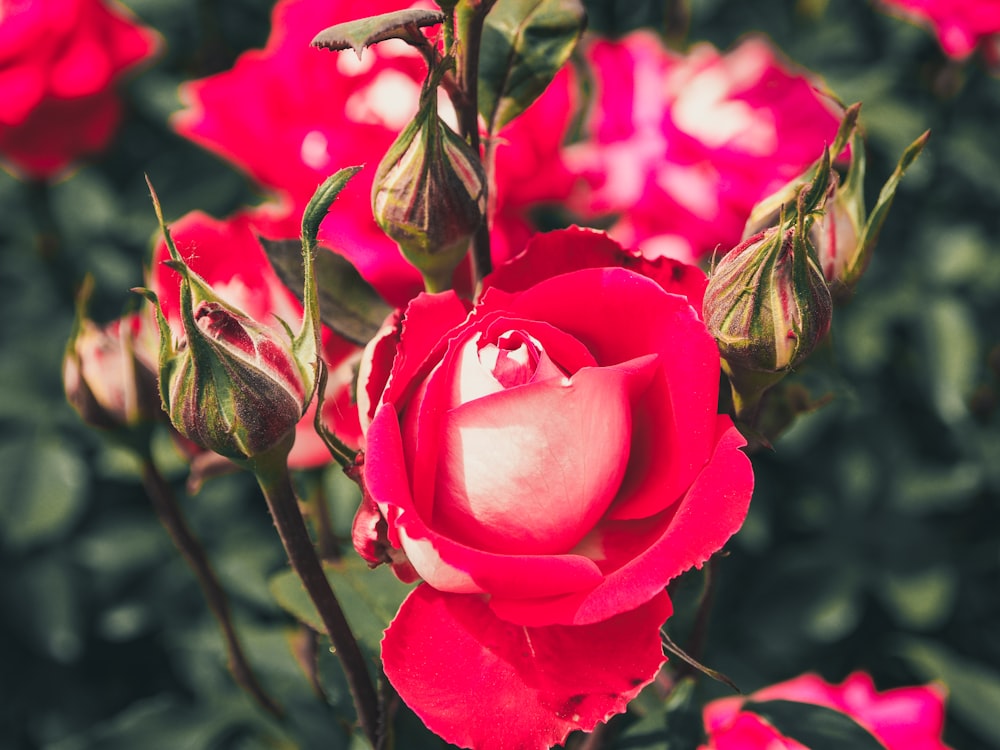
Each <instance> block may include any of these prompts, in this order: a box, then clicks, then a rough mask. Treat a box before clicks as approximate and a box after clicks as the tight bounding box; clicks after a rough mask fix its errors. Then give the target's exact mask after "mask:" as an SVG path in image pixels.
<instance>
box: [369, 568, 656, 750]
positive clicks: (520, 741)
mask: <svg viewBox="0 0 1000 750" xmlns="http://www.w3.org/2000/svg"><path fill="white" fill-rule="evenodd" d="M670 611H671V608H670V602H669V600H668V599H667V597H666V595H665V594H664V595H661V596H659V597H657V598H656V599H655V600H654V601H651V602H649V604H648V605H646V606H644V607H641V608H640V609H637V610H635V611H632V612H627V613H625V614H622V615H619V616H618V617H615V618H614V619H611V620H608V621H605V622H601V623H597V624H594V625H587V626H576V627H560V626H555V627H546V628H525V627H522V626H518V625H512V624H511V623H508V622H504V621H503V620H500V619H498V618H497V617H496V616H494V615H493V613H491V612H490V610H489V608H488V607H487V605H486V603H485V602H484V601H483V599H482V598H480V597H476V596H460V595H454V594H444V593H441V592H439V591H436V590H434V589H433V588H431V587H430V586H426V585H424V586H418V587H417V588H416V589H415V590H414V591H413V592H411V593H410V595H409V596H408V597H407V599H406V601H404V602H403V605H402V607H400V610H399V613H398V614H397V615H396V619H395V620H393V622H392V624H391V625H390V626H389V628H388V630H386V633H385V638H384V639H383V641H382V659H383V663H384V666H385V673H386V676H387V677H388V678H389V681H390V682H391V683H392V684H393V686H394V687H395V688H396V690H397V691H398V692H399V695H400V697H402V699H403V700H404V701H405V702H406V704H407V705H408V706H410V708H412V709H413V711H414V712H415V713H416V714H417V715H418V716H419V717H420V718H421V719H422V720H423V721H424V723H425V724H426V725H427V727H428V728H429V729H430V730H431V731H433V732H435V733H436V734H439V735H440V736H441V737H443V738H444V739H445V740H446V741H448V742H451V743H454V744H457V745H459V746H461V747H474V748H476V749H477V750H501V749H502V748H518V750H548V748H550V747H552V745H554V744H557V743H560V742H562V741H563V740H565V739H566V736H567V735H568V734H569V733H570V732H571V731H573V730H575V729H584V730H587V731H589V730H591V729H593V728H594V727H595V726H596V725H597V724H598V723H599V722H602V721H606V720H607V719H609V718H610V717H611V716H613V715H614V714H617V713H621V712H622V711H624V710H625V706H626V704H627V703H628V701H629V700H631V699H632V698H633V697H635V696H636V695H637V694H638V692H639V691H640V690H641V689H642V687H643V686H644V685H646V684H648V683H649V682H651V681H652V680H653V678H654V677H655V676H656V673H657V671H658V670H659V668H660V666H661V665H662V664H663V662H664V661H665V659H664V657H663V651H662V647H661V644H660V636H659V628H660V626H661V625H662V623H663V621H664V620H665V619H666V618H667V617H668V616H669V615H670Z"/></svg>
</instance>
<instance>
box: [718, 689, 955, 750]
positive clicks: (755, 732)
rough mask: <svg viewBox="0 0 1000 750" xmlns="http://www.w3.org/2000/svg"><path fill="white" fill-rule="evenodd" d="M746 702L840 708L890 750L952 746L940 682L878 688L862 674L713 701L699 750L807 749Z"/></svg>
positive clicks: (944, 749) (937, 749) (917, 749)
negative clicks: (946, 737) (945, 730)
mask: <svg viewBox="0 0 1000 750" xmlns="http://www.w3.org/2000/svg"><path fill="white" fill-rule="evenodd" d="M747 700H752V701H771V700H789V701H798V702H800V703H813V704H815V705H818V706H826V707H827V708H832V709H834V710H836V711H841V712H843V713H845V714H847V715H848V716H850V717H851V718H852V719H854V720H855V721H856V722H858V723H859V724H861V726H863V727H864V728H865V729H867V730H868V731H869V732H871V733H872V734H873V735H874V736H875V737H877V738H878V739H879V740H880V741H881V742H882V744H883V745H885V748H886V750H948V747H947V746H946V745H945V744H944V742H942V740H941V732H942V730H943V728H944V691H943V689H942V688H941V687H940V686H937V685H929V686H927V687H906V688H897V689H895V690H887V691H885V692H882V693H880V692H878V691H876V690H875V684H874V683H873V682H872V678H871V677H870V676H869V675H867V674H865V673H864V672H855V673H854V674H851V675H849V676H848V677H847V679H845V680H844V681H843V682H842V683H841V684H839V685H831V684H830V683H828V682H825V681H824V680H823V679H822V678H821V677H819V676H818V675H814V674H806V675H802V676H801V677H796V678H795V679H793V680H788V681H787V682H782V683H779V684H777V685H771V686H770V687H766V688H764V689H762V690H758V691H757V692H756V693H753V694H752V695H750V696H748V697H746V698H744V697H733V698H723V699H721V700H717V701H713V702H711V703H709V704H708V705H707V706H705V710H704V722H705V731H706V733H707V734H708V744H707V745H703V746H702V747H701V750H786V749H787V750H803V746H802V745H801V744H799V743H798V742H795V741H794V740H791V739H789V738H788V737H785V736H783V735H782V734H781V733H780V732H779V731H778V730H777V729H775V728H774V727H773V726H771V725H770V724H768V723H767V722H765V721H764V720H763V719H761V718H760V717H759V716H758V715H757V714H754V713H751V712H749V711H742V710H741V707H742V705H743V703H744V702H745V701H747Z"/></svg>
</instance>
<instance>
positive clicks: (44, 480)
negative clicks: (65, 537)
mask: <svg viewBox="0 0 1000 750" xmlns="http://www.w3.org/2000/svg"><path fill="white" fill-rule="evenodd" d="M88 479H89V471H88V469H87V465H86V463H85V462H84V460H83V459H82V458H81V457H80V455H79V453H77V452H76V451H75V450H74V448H73V446H72V445H71V444H67V443H63V442H61V441H60V439H59V438H58V437H56V436H48V435H40V436H38V437H36V439H34V440H31V439H30V438H29V439H27V440H25V439H23V437H22V439H20V440H18V439H15V440H9V441H4V442H3V443H0V496H2V497H3V498H4V500H3V502H2V503H0V539H2V541H3V542H4V544H5V545H6V546H7V547H8V548H10V549H15V550H21V549H26V548H30V547H32V546H34V545H35V544H38V543H40V542H44V541H47V540H50V539H52V538H54V537H57V536H59V535H60V534H62V533H64V532H65V531H67V530H68V529H69V528H70V527H71V526H72V525H73V524H74V523H75V522H76V520H77V519H78V518H79V517H80V515H81V513H82V512H83V511H84V509H85V500H86V493H87V480H88Z"/></svg>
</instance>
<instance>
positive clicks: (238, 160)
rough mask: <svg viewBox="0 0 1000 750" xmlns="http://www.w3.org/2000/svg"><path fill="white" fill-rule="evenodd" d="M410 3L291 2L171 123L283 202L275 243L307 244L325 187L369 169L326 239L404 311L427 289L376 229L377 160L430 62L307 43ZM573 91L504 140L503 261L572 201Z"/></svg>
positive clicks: (398, 48) (568, 79) (462, 274)
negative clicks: (311, 216) (531, 216)
mask: <svg viewBox="0 0 1000 750" xmlns="http://www.w3.org/2000/svg"><path fill="white" fill-rule="evenodd" d="M412 5H414V3H412V2H409V1H408V0H377V2H369V3H366V4H364V6H363V8H362V7H361V6H359V5H358V4H357V3H349V2H345V1H344V0H281V2H279V3H278V4H277V5H276V6H275V8H274V14H273V29H272V32H271V36H270V38H269V39H268V42H267V46H266V47H265V49H264V50H255V51H250V52H246V53H244V54H243V55H241V56H240V57H239V59H238V60H237V61H236V64H235V65H234V66H233V67H232V69H230V70H227V71H224V72H222V73H219V74H217V75H213V76H209V77H208V78H204V79H201V80H197V81H192V82H189V83H187V84H185V85H184V86H183V87H182V89H181V96H182V99H183V100H184V101H185V102H186V103H187V105H188V106H187V108H186V109H184V110H182V111H181V112H179V113H178V114H177V115H176V116H175V117H174V120H173V125H174V127H175V128H176V129H177V131H178V132H179V133H180V134H181V135H183V136H185V137H187V138H190V139H192V140H194V141H195V142H197V143H199V144H201V145H202V146H205V147H206V148H208V149H211V150H212V151H214V152H215V153H217V154H219V155H220V156H222V157H224V158H226V159H229V160H230V161H232V162H233V163H235V164H237V165H238V166H240V167H241V168H242V169H244V170H245V171H246V172H247V173H248V174H250V175H251V176H252V177H253V178H254V179H256V180H257V181H258V182H259V183H260V184H261V185H263V186H265V187H266V188H269V189H270V190H271V191H273V192H275V193H276V194H277V195H278V196H279V197H280V198H281V201H282V202H281V205H280V207H278V208H277V209H276V210H272V212H271V217H270V221H269V222H268V224H267V225H266V226H263V229H264V233H265V234H266V235H267V236H271V237H277V236H282V237H297V236H298V232H299V221H300V219H301V216H302V210H303V208H304V207H305V205H306V204H307V203H308V201H309V198H310V197H312V194H313V191H314V190H315V189H316V186H317V185H318V184H319V183H320V182H322V181H323V179H325V178H326V177H327V176H328V175H330V174H332V173H333V172H335V171H336V170H338V169H340V168H342V167H346V166H350V165H354V164H365V165H367V166H366V168H365V169H363V170H362V171H361V172H359V173H358V174H357V175H356V176H355V177H354V178H353V179H352V180H351V182H350V184H349V185H348V186H347V187H346V188H345V189H344V190H343V192H341V193H340V195H339V196H338V198H337V201H336V203H334V205H333V207H332V209H331V210H330V215H329V217H327V219H326V220H325V221H324V223H323V225H322V228H321V232H320V238H321V239H322V240H323V242H324V244H326V245H328V246H329V247H332V248H334V249H336V250H337V251H339V252H341V253H343V254H344V255H345V256H347V257H348V258H349V259H350V260H351V261H352V262H353V263H354V265H355V266H356V267H357V268H358V270H359V271H360V272H361V274H362V275H363V276H364V277H365V278H366V279H367V280H368V281H369V282H371V283H372V284H373V285H374V286H375V288H376V289H378V290H379V292H380V293H381V294H382V296H383V297H385V298H386V299H387V300H388V301H389V302H391V303H392V304H394V305H404V304H406V302H407V300H409V299H410V298H411V297H413V296H414V295H415V294H417V293H418V292H419V291H420V290H421V289H422V288H423V283H422V281H421V277H420V274H419V273H418V272H417V271H416V270H415V269H413V268H412V267H410V266H409V265H408V264H407V262H406V261H405V260H404V258H403V257H402V256H401V255H400V253H399V250H398V249H397V247H396V245H395V243H394V242H392V240H390V239H389V238H387V237H386V236H385V234H383V232H382V230H381V229H379V228H378V226H377V225H376V223H375V221H374V219H373V218H372V212H371V206H370V195H371V189H372V181H373V179H374V176H375V170H376V167H377V166H378V163H379V162H380V161H381V159H382V157H383V156H384V155H385V153H386V152H387V151H388V150H389V147H390V145H391V144H392V142H393V141H394V140H395V139H396V136H397V135H398V134H399V133H400V131H402V130H403V128H404V127H405V126H406V124H407V123H408V122H409V121H410V120H411V118H412V117H413V116H414V114H416V111H417V104H418V100H419V97H420V86H421V83H422V82H423V79H424V75H425V73H426V65H425V63H424V62H423V60H422V58H421V57H420V56H419V55H418V54H417V53H416V52H415V51H414V50H413V49H412V48H410V47H408V46H407V45H406V44H405V43H404V42H402V41H400V40H390V41H388V42H383V43H380V44H377V45H374V46H372V47H369V48H368V49H366V50H365V51H364V55H363V56H362V59H361V60H360V61H359V60H358V58H357V56H356V55H354V53H353V52H340V53H331V52H329V51H326V50H321V49H316V48H313V47H310V46H309V42H310V41H311V39H312V38H313V36H314V35H315V34H316V33H317V32H318V31H320V30H321V29H323V28H324V27H326V26H330V25H333V24H335V23H341V22H344V21H349V20H353V19H355V18H358V17H359V16H362V15H365V14H376V13H385V12H388V11H392V10H399V9H402V8H408V7H411V6H412ZM423 5H425V6H427V7H432V6H431V4H429V3H423ZM573 85H574V79H573V76H572V74H571V73H570V72H569V71H565V72H563V73H560V74H559V76H557V78H556V81H554V82H553V84H552V85H551V86H550V87H549V89H548V90H547V91H546V93H545V94H543V95H542V97H541V98H540V99H539V101H537V102H536V103H535V104H534V105H533V106H531V107H529V109H528V110H527V111H526V112H525V113H523V114H522V115H521V117H519V118H518V119H516V120H514V121H513V122H512V123H510V125H508V126H507V127H506V128H504V129H503V130H502V131H501V133H500V134H499V135H498V140H497V149H498V157H497V181H496V190H495V191H494V195H493V198H492V199H493V200H494V202H495V205H496V208H497V218H496V221H495V224H494V245H495V246H496V250H495V252H494V259H495V262H499V261H501V260H504V259H506V258H507V257H509V256H510V255H512V254H516V253H517V252H519V251H520V249H521V248H522V247H523V246H524V242H525V241H526V239H527V237H528V235H529V234H530V232H531V231H532V227H531V225H530V222H529V221H528V216H527V213H528V209H529V208H530V207H531V206H533V205H537V204H538V203H551V202H556V201H560V200H562V199H564V198H565V197H567V196H568V194H569V190H570V189H571V187H572V184H573V181H574V179H575V178H574V176H573V175H572V174H570V173H569V172H568V171H567V168H566V166H565V165H564V164H563V162H562V160H561V155H560V151H559V147H560V145H561V143H562V140H563V137H564V135H565V133H566V131H567V129H568V128H569V123H570V121H571V119H572V115H573V109H574V107H575V104H576V103H575V96H574V89H573ZM445 115H446V113H445V112H444V111H442V116H445ZM262 143H266V144H267V148H261V144H262ZM262 220H263V219H262V217H260V216H258V223H260V222H261V221H262ZM468 276H469V272H468V270H467V268H466V267H465V266H463V267H462V268H461V269H460V270H459V272H458V274H457V275H456V282H457V286H463V285H464V286H465V287H467V288H471V287H470V285H469V283H468Z"/></svg>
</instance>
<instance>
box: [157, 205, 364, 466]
mask: <svg viewBox="0 0 1000 750" xmlns="http://www.w3.org/2000/svg"><path fill="white" fill-rule="evenodd" d="M170 229H171V236H172V237H173V238H174V242H175V243H176V245H177V248H178V250H179V251H180V253H181V255H182V256H183V257H184V259H185V260H186V261H187V263H188V264H189V265H190V267H191V268H192V270H194V271H195V273H197V274H199V275H200V276H202V277H203V278H204V279H205V280H206V281H207V282H208V283H209V284H210V285H211V286H212V288H213V289H214V291H215V292H216V293H217V294H218V295H219V297H220V298H221V299H223V300H224V301H225V302H227V303H228V304H230V305H233V306H234V307H237V308H239V309H240V310H241V311H242V312H244V313H246V315H247V316H248V317H250V318H251V319H252V320H253V321H254V322H255V323H257V324H259V325H261V326H266V327H268V328H270V329H272V330H273V333H274V334H275V335H276V336H285V337H287V334H285V332H284V328H283V327H282V325H281V323H280V322H279V319H280V320H283V321H284V322H285V323H287V324H288V325H289V326H291V327H292V329H293V330H296V329H297V327H298V324H299V322H300V321H301V320H302V306H301V304H300V303H299V301H298V300H297V299H296V298H295V296H294V295H293V294H292V293H291V292H290V291H289V290H288V289H287V288H286V287H285V286H284V284H282V283H281V281H280V280H279V279H278V276H277V274H276V273H275V272H274V269H273V268H272V267H271V265H270V263H269V262H268V260H267V256H266V255H265V254H264V251H263V249H262V248H261V246H260V243H259V242H258V241H257V238H256V236H255V233H254V225H253V215H252V214H247V213H241V214H236V215H234V216H232V217H230V218H229V219H227V220H224V221H219V220H217V219H213V218H211V217H210V216H207V215H206V214H203V213H201V212H199V211H195V212H192V213H189V214H187V215H186V216H184V217H182V218H181V219H180V220H178V221H177V222H175V223H174V224H172V225H171V227H170ZM167 258H169V254H168V252H167V247H166V243H165V242H163V241H162V240H161V241H160V242H159V243H158V244H157V247H156V250H155V253H154V258H153V271H152V277H151V279H150V288H151V289H152V290H153V291H155V292H156V293H157V296H158V297H159V299H160V303H161V305H162V307H163V312H164V315H165V316H166V318H167V321H168V322H169V323H170V324H171V327H172V328H173V329H174V330H175V331H179V330H180V329H181V326H180V276H179V274H178V273H177V272H175V271H173V270H172V269H170V268H168V267H167V266H165V265H163V262H162V261H164V260H166V259H167ZM358 354H359V350H358V348H357V347H355V346H354V345H353V344H350V343H348V342H346V341H344V340H343V339H341V338H340V337H339V336H336V335H335V334H333V333H332V332H331V331H329V330H324V335H323V358H324V360H325V361H326V363H327V365H328V366H329V372H330V376H329V380H328V382H327V390H326V400H325V402H324V411H323V417H324V421H325V422H326V424H327V425H328V426H329V427H330V428H331V429H333V430H335V431H336V432H337V434H338V436H339V437H340V438H341V439H343V440H344V441H346V442H347V443H349V444H350V445H358V443H359V440H360V428H359V426H358V418H357V410H356V409H355V407H354V406H353V404H351V398H350V386H351V382H352V380H353V366H354V363H355V362H356V361H357V358H358ZM314 417H315V406H311V407H310V408H309V410H308V411H307V412H306V414H305V416H303V417H302V420H301V421H300V422H299V424H298V427H297V428H296V439H295V445H294V447H293V448H292V453H291V455H290V456H289V466H291V467H292V468H307V467H311V466H319V465H322V464H324V463H327V462H329V461H330V453H329V451H328V450H327V448H326V446H325V445H324V443H323V442H322V440H320V438H319V436H317V434H316V431H315V428H314V426H313V422H314Z"/></svg>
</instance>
